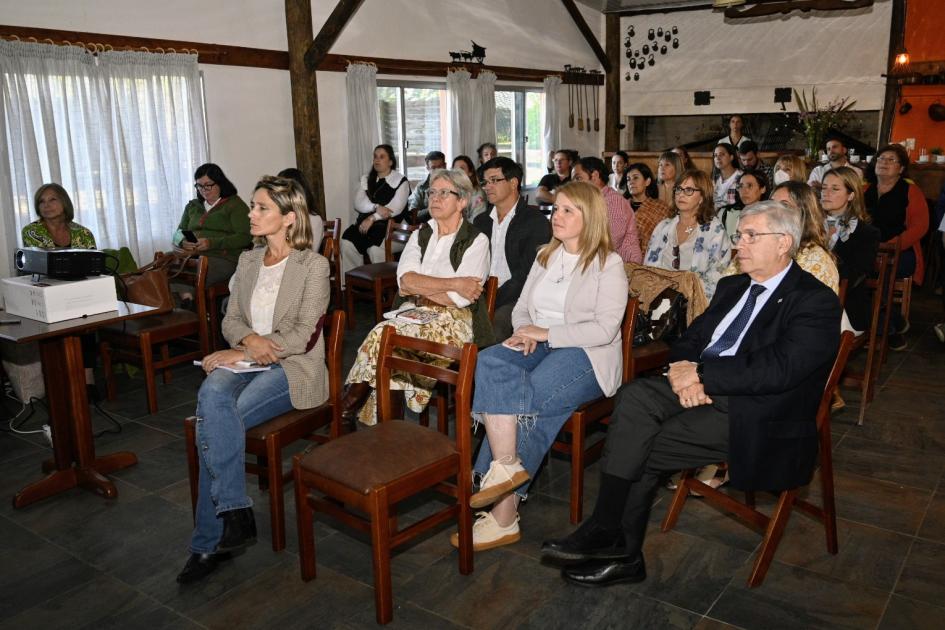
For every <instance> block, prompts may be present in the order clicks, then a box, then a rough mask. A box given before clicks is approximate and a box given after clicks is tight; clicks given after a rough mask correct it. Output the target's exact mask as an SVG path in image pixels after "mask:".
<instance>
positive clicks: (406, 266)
mask: <svg viewBox="0 0 945 630" xmlns="http://www.w3.org/2000/svg"><path fill="white" fill-rule="evenodd" d="M427 225H429V226H430V227H431V228H432V229H433V234H432V235H431V236H430V241H429V242H428V243H427V251H426V255H424V256H422V257H421V255H420V242H419V237H420V230H415V231H414V233H413V234H411V235H410V239H409V240H408V241H407V245H406V246H404V251H403V253H402V254H401V255H400V262H399V263H398V264H397V284H398V286H399V285H400V279H401V277H403V275H404V274H407V273H410V272H411V271H413V272H415V273H419V274H423V275H425V276H433V277H435V278H462V277H465V276H469V277H473V278H481V279H482V281H483V282H485V281H486V280H488V278H489V239H487V238H486V237H485V235H484V234H477V235H476V239H475V240H474V241H473V243H472V245H470V246H469V249H467V250H466V253H465V254H463V260H462V261H461V262H460V263H459V267H458V268H457V269H456V270H455V271H454V270H453V265H452V264H451V263H450V248H451V247H452V246H453V241H455V240H456V232H453V233H452V234H447V235H446V236H440V235H439V228H438V227H437V225H436V219H430V220H429V221H427ZM446 294H447V295H448V296H449V298H450V299H451V300H453V303H454V304H455V305H456V306H458V307H460V308H463V307H466V306H469V305H470V304H471V302H470V301H469V300H467V299H466V298H464V297H463V296H462V295H460V294H459V293H457V292H455V291H447V292H446Z"/></svg>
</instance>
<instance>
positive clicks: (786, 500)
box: [748, 490, 797, 588]
mask: <svg viewBox="0 0 945 630" xmlns="http://www.w3.org/2000/svg"><path fill="white" fill-rule="evenodd" d="M796 495H797V490H785V491H784V492H782V493H781V496H780V497H779V498H778V504H777V505H776V506H775V508H774V512H773V513H772V514H771V520H770V521H768V528H767V529H766V530H765V538H764V540H763V541H762V543H761V549H760V550H759V551H758V557H756V558H755V564H754V566H753V567H752V570H751V575H750V576H749V577H748V588H754V587H756V586H758V585H760V584H761V583H762V582H764V579H765V575H766V574H767V573H768V567H770V566H771V561H772V560H773V559H774V552H775V550H777V548H778V543H779V542H780V541H781V536H782V534H784V528H785V527H787V523H788V518H790V516H791V507H792V506H793V505H794V497H795V496H796Z"/></svg>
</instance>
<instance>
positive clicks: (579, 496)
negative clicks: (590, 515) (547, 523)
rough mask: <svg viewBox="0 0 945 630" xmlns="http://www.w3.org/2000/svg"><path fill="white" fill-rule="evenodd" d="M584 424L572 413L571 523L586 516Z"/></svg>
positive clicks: (573, 523) (577, 521)
mask: <svg viewBox="0 0 945 630" xmlns="http://www.w3.org/2000/svg"><path fill="white" fill-rule="evenodd" d="M585 437H586V436H585V435H584V425H583V424H582V423H580V422H578V420H577V417H576V416H575V415H574V414H572V415H571V511H570V515H571V524H572V525H577V524H578V523H580V522H581V518H582V517H583V516H584V440H585Z"/></svg>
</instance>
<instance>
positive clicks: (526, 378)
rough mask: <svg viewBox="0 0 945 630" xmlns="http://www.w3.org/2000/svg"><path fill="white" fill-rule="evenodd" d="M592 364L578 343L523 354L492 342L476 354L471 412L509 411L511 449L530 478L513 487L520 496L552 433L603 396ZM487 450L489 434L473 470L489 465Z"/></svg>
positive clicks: (478, 414)
mask: <svg viewBox="0 0 945 630" xmlns="http://www.w3.org/2000/svg"><path fill="white" fill-rule="evenodd" d="M603 395H604V394H603V392H602V391H601V389H600V385H598V384H597V378H596V377H595V376H594V368H593V367H592V366H591V361H590V359H588V358H587V353H586V352H584V349H583V348H549V347H548V344H547V343H540V344H538V345H537V347H536V348H535V351H534V352H533V353H531V354H529V355H528V356H525V355H523V354H522V353H521V352H516V351H515V350H510V349H508V348H506V347H505V346H502V345H501V344H500V345H495V346H492V347H491V348H487V349H486V350H483V351H482V352H480V353H479V358H478V360H477V362H476V393H475V396H474V397H473V405H472V408H473V416H474V417H475V418H476V419H477V420H482V414H505V415H514V416H516V418H517V435H516V442H517V445H516V449H515V450H516V452H517V454H518V456H519V459H521V460H522V465H523V466H524V467H525V469H526V470H527V471H528V474H529V475H530V476H531V479H530V480H529V481H527V482H526V483H524V484H522V485H521V486H519V487H518V488H516V490H515V493H516V494H518V495H519V496H520V497H522V498H523V499H524V498H525V497H526V493H527V491H528V487H529V486H530V485H531V482H532V480H534V479H535V474H536V473H537V472H538V467H539V466H541V462H542V460H543V459H544V458H545V454H546V453H548V451H549V450H550V449H551V445H552V444H553V443H554V440H555V436H557V435H558V432H559V431H560V430H561V427H562V426H563V425H564V423H565V422H567V420H568V418H569V417H570V416H571V414H572V413H573V412H574V410H575V409H577V408H578V407H580V406H581V405H582V404H584V403H586V402H588V401H591V400H594V399H596V398H600V397H601V396H603ZM491 462H492V449H491V448H489V439H488V437H487V438H486V439H485V440H484V441H483V443H482V448H480V449H479V456H478V457H477V458H476V465H475V467H474V469H473V470H474V472H475V474H476V477H477V478H481V476H482V475H484V474H485V473H486V472H488V470H489V464H490V463H491Z"/></svg>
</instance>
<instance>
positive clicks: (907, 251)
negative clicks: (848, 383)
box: [863, 144, 929, 350]
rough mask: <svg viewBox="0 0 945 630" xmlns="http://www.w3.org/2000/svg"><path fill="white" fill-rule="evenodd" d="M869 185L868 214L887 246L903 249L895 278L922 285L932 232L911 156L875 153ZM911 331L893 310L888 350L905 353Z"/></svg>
mask: <svg viewBox="0 0 945 630" xmlns="http://www.w3.org/2000/svg"><path fill="white" fill-rule="evenodd" d="M866 181H867V182H868V185H867V187H866V192H865V193H864V196H863V197H864V203H865V204H866V211H867V213H869V215H870V217H872V219H873V225H874V226H876V228H877V229H878V230H879V233H880V238H881V239H882V242H883V243H884V244H888V245H892V244H895V243H896V242H897V241H898V243H899V247H900V254H899V268H898V269H896V278H908V277H909V276H912V280H913V282H915V283H916V284H920V285H921V284H922V279H923V276H924V275H925V261H924V259H923V258H922V243H921V240H922V237H923V236H925V233H926V232H928V231H929V210H928V205H927V204H926V201H925V195H923V194H922V190H921V189H920V188H919V187H918V186H916V185H915V182H913V181H912V180H910V179H909V154H908V153H906V150H905V149H904V148H903V147H902V145H900V144H887V145H886V146H884V147H881V148H880V149H879V151H877V152H876V159H874V160H873V162H872V163H871V164H870V165H869V168H868V169H867V171H866ZM908 330H909V322H907V321H906V320H905V319H904V318H903V316H902V313H901V312H900V311H899V309H898V308H895V309H893V312H892V322H891V323H890V330H889V349H890V350H903V349H904V348H905V347H906V341H905V339H903V337H902V335H904V334H905V333H906V332H908Z"/></svg>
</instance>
